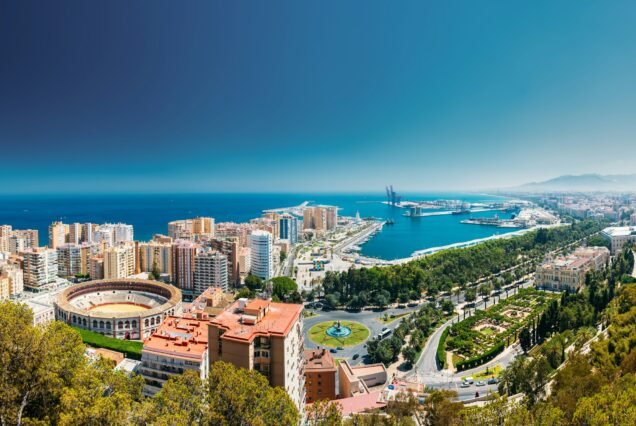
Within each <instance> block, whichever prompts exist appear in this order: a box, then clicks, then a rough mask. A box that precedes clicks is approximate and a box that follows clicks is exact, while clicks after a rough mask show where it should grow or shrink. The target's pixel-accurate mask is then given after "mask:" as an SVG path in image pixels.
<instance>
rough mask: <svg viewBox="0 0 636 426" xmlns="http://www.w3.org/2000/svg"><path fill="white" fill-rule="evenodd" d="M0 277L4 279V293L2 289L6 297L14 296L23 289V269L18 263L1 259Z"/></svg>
mask: <svg viewBox="0 0 636 426" xmlns="http://www.w3.org/2000/svg"><path fill="white" fill-rule="evenodd" d="M0 279H4V280H5V281H4V283H3V285H6V293H4V290H3V294H6V297H10V296H15V295H17V294H20V293H22V292H23V291H24V271H22V269H21V268H20V267H19V266H18V265H16V264H13V263H11V262H8V261H1V263H0ZM0 299H2V297H0Z"/></svg>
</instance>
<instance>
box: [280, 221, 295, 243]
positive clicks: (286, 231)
mask: <svg viewBox="0 0 636 426" xmlns="http://www.w3.org/2000/svg"><path fill="white" fill-rule="evenodd" d="M278 230H279V235H278V237H279V238H280V239H281V240H289V243H290V244H296V243H297V242H298V219H297V218H296V216H293V215H291V214H284V215H281V216H280V217H279V219H278Z"/></svg>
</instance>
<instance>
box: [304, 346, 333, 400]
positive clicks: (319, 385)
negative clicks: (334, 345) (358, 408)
mask: <svg viewBox="0 0 636 426" xmlns="http://www.w3.org/2000/svg"><path fill="white" fill-rule="evenodd" d="M336 372H337V368H336V363H335V361H334V359H333V357H332V356H331V353H330V352H329V351H328V350H327V349H324V348H322V349H320V348H319V349H305V395H306V396H305V399H306V401H307V403H308V404H310V403H312V402H315V401H320V400H321V399H328V400H333V399H336Z"/></svg>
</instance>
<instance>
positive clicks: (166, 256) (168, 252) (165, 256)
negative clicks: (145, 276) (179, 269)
mask: <svg viewBox="0 0 636 426" xmlns="http://www.w3.org/2000/svg"><path fill="white" fill-rule="evenodd" d="M155 268H156V269H157V270H158V271H159V272H161V273H162V274H168V275H170V276H172V244H171V243H161V242H157V241H150V242H147V243H140V244H139V269H140V270H141V271H143V272H152V271H154V270H155ZM156 278H158V277H155V279H156Z"/></svg>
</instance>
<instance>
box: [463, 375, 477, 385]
mask: <svg viewBox="0 0 636 426" xmlns="http://www.w3.org/2000/svg"><path fill="white" fill-rule="evenodd" d="M464 381H465V382H468V383H470V384H471V385H472V384H473V383H475V381H474V380H473V378H472V377H470V376H468V377H466V378H465V379H464Z"/></svg>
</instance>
